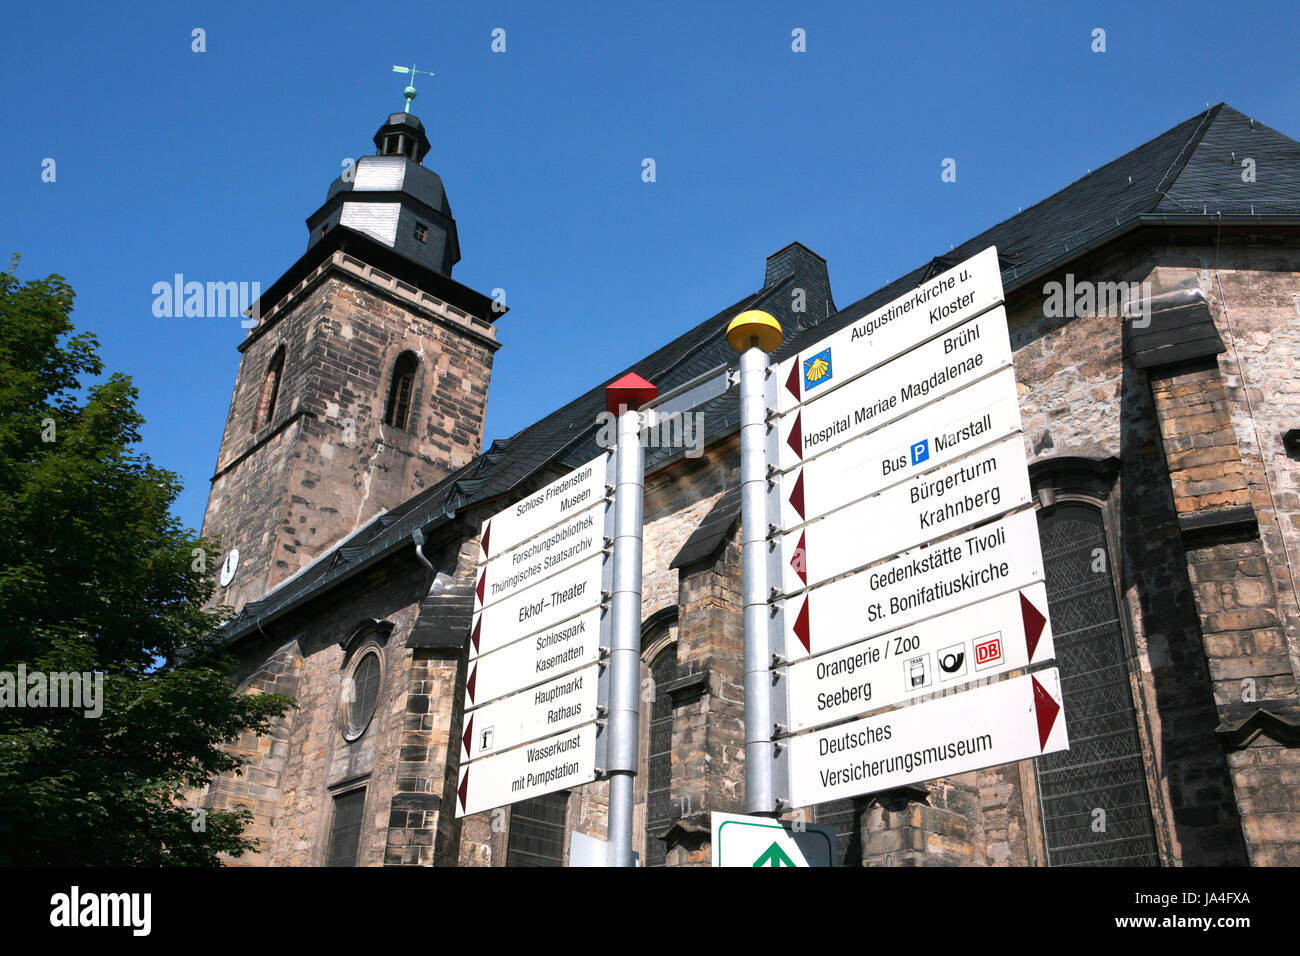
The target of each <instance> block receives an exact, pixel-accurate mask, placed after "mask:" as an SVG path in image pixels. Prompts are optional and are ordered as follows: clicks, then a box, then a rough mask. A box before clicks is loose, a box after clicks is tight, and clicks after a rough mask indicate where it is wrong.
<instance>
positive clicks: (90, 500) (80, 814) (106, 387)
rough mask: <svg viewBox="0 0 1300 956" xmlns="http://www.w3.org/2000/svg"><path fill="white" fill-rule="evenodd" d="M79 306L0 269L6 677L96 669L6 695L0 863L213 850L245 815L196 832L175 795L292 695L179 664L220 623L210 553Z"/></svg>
mask: <svg viewBox="0 0 1300 956" xmlns="http://www.w3.org/2000/svg"><path fill="white" fill-rule="evenodd" d="M15 262H16V260H15ZM72 303H73V292H72V289H71V288H70V287H68V285H67V284H66V283H65V282H64V281H63V280H62V279H61V278H60V277H58V276H50V277H48V278H46V279H40V280H34V281H31V282H27V283H22V282H20V281H19V280H18V278H17V277H16V275H15V274H14V266H11V267H10V270H9V271H7V272H0V671H4V672H9V673H15V672H16V671H17V668H18V665H19V664H23V665H24V666H25V669H26V670H27V671H28V672H34V671H40V672H43V673H47V674H55V673H69V674H85V673H89V672H92V671H93V672H100V673H103V674H104V675H105V677H104V679H103V701H102V706H103V710H102V715H101V716H100V717H98V718H90V717H86V716H84V708H79V707H53V706H44V707H12V706H7V707H0V864H9V865H13V864H39V863H61V864H73V865H76V864H91V865H141V866H159V865H174V864H214V863H216V862H217V854H218V853H229V854H238V853H241V852H243V851H244V850H246V849H248V848H249V847H250V845H251V844H250V842H249V841H248V840H247V839H246V838H244V837H243V836H242V835H241V834H242V830H243V827H244V826H245V825H246V824H247V823H248V822H249V821H250V820H251V816H250V815H249V814H247V812H241V813H224V812H219V811H208V812H207V814H206V816H205V825H204V826H203V827H202V828H201V829H199V830H196V829H194V828H192V827H191V815H190V811H189V810H188V809H187V808H186V807H183V806H180V805H179V804H178V802H177V801H178V800H180V799H181V798H182V797H183V796H184V795H185V794H186V793H187V791H190V790H192V789H195V788H198V787H201V786H203V785H205V784H206V783H207V782H208V781H209V780H210V779H211V778H212V777H213V776H214V775H215V774H219V773H224V772H229V771H232V770H236V769H237V768H238V766H239V760H238V759H237V758H236V757H234V756H232V755H231V754H230V753H228V752H226V751H224V750H222V749H220V744H221V743H222V742H223V741H225V740H230V739H233V738H236V737H238V736H239V735H240V734H241V733H248V732H251V733H256V734H260V733H264V732H265V731H266V730H267V729H268V728H269V727H270V725H271V722H272V721H273V720H274V719H276V718H277V717H279V716H281V715H283V713H284V712H285V711H286V709H287V708H288V707H289V706H291V705H292V702H291V701H289V700H288V699H287V698H284V697H280V696H276V695H258V696H248V697H245V696H241V695H239V694H237V693H236V691H235V688H234V685H233V683H232V682H231V679H230V674H231V673H232V671H233V662H232V661H230V660H223V659H220V658H215V657H211V656H206V657H205V656H203V655H195V654H187V655H185V660H187V661H189V663H185V664H180V663H177V662H178V661H179V660H180V659H181V657H182V655H181V653H180V652H181V650H182V648H189V649H195V648H199V649H201V648H202V647H203V646H204V644H205V641H206V640H207V639H208V638H209V637H210V635H211V633H212V631H213V629H214V628H215V627H216V626H217V625H219V624H220V623H221V617H220V616H219V615H218V614H216V613H214V612H210V611H205V610H204V609H203V604H204V602H205V601H207V599H208V598H209V596H210V595H211V593H212V588H213V582H212V579H211V575H210V574H209V572H208V569H207V568H205V567H203V563H202V562H195V561H194V557H193V550H194V549H195V548H204V549H206V551H207V553H209V554H217V553H219V548H218V545H217V543H216V542H211V541H204V540H202V539H200V538H197V537H196V536H195V535H193V534H192V533H191V532H190V531H188V530H187V529H185V528H184V527H182V525H181V523H180V522H179V520H177V518H176V517H175V516H174V515H173V514H172V513H171V506H172V504H173V502H174V501H175V500H176V497H177V495H178V494H179V493H180V490H181V486H180V482H179V479H178V478H177V476H176V475H174V474H173V473H171V472H169V471H166V470H164V469H161V468H158V467H156V466H155V465H153V464H152V462H150V461H149V459H148V458H147V457H145V456H144V455H142V454H140V453H139V452H138V450H137V449H136V448H135V447H134V446H135V445H136V444H137V442H138V441H139V435H140V427H141V425H142V424H143V419H142V417H141V416H140V414H139V412H138V411H136V408H135V402H136V398H137V392H136V390H135V388H134V386H133V385H132V384H131V380H130V379H129V378H128V377H126V376H124V375H118V374H114V375H110V376H108V377H107V378H104V379H103V380H102V381H94V379H95V378H96V377H99V376H102V375H103V365H102V363H101V362H100V360H99V357H98V355H97V351H96V350H97V348H98V343H97V342H96V340H95V338H94V337H93V336H90V335H86V334H76V332H75V330H74V328H73V325H72V321H71V317H70V313H71V308H72ZM21 690H22V689H21V688H20V691H21Z"/></svg>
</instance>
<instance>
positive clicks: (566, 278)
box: [0, 0, 1300, 529]
mask: <svg viewBox="0 0 1300 956" xmlns="http://www.w3.org/2000/svg"><path fill="white" fill-rule="evenodd" d="M124 11H125V8H124V7H122V6H119V5H116V4H97V5H90V4H66V3H59V2H46V3H43V4H23V5H18V4H13V3H10V4H7V10H6V12H5V16H4V20H5V29H4V30H3V31H0V90H3V93H4V103H5V113H6V119H7V122H6V123H5V132H4V136H5V139H6V142H5V148H4V149H3V150H2V151H0V174H3V181H4V182H5V183H6V185H7V189H6V195H5V197H4V201H3V203H2V204H0V259H2V260H3V261H5V262H7V261H8V258H9V256H10V254H11V253H13V252H19V253H21V254H22V256H23V261H22V264H21V266H20V269H19V275H20V276H21V277H23V278H28V279H30V278H35V277H38V276H44V275H47V274H49V273H52V272H54V273H59V274H61V275H63V276H64V277H66V278H67V279H68V280H69V281H70V282H71V284H72V285H73V287H74V288H75V289H76V291H77V294H78V295H77V307H76V311H75V313H74V320H75V322H76V324H77V326H78V327H79V328H83V329H88V330H91V331H93V332H95V333H96V334H97V335H98V336H99V338H100V341H101V343H102V346H103V348H102V354H103V357H104V359H105V362H106V365H107V367H108V368H109V369H110V370H113V371H121V372H125V373H127V374H129V375H131V376H132V377H133V378H134V380H135V383H136V385H137V387H138V388H139V390H140V409H141V411H142V412H143V413H144V415H145V417H146V419H147V425H146V427H145V429H144V439H143V443H142V449H141V450H142V451H143V452H144V453H145V454H147V455H149V456H150V457H151V458H152V459H153V460H154V461H155V462H156V463H157V464H159V465H161V466H162V467H165V468H169V469H171V470H173V471H176V472H178V473H179V474H180V475H181V476H182V478H183V480H184V483H185V491H184V493H183V495H182V497H181V498H180V499H179V501H178V502H177V513H178V514H179V515H180V517H181V518H182V519H183V520H184V521H185V523H186V524H187V525H189V526H190V527H193V528H196V529H197V528H198V526H199V525H200V524H201V522H202V518H203V508H204V505H205V502H206V500H207V491H208V479H209V478H210V476H211V473H212V469H213V465H214V463H215V461H216V455H217V449H218V445H219V443H220V440H221V433H222V428H223V426H224V423H225V419H226V414H227V411H228V408H229V402H230V394H231V390H232V388H233V385H234V379H235V372H236V369H237V365H238V357H239V354H238V352H236V351H235V346H236V345H238V343H239V342H240V340H241V339H242V337H243V336H244V334H245V333H244V330H243V329H241V328H240V323H239V320H238V319H220V318H203V319H200V318H155V317H154V315H153V311H152V306H153V298H154V297H153V294H152V292H151V289H152V287H153V284H154V283H155V282H160V281H164V282H169V281H171V277H172V276H173V274H175V273H178V272H179V273H183V274H184V275H185V276H186V278H187V279H196V280H199V281H247V282H253V281H257V282H260V283H262V287H263V288H265V287H267V286H269V285H270V283H271V282H272V281H274V280H275V279H276V278H277V277H278V276H279V275H280V274H281V273H282V272H283V271H284V270H285V269H286V268H288V266H289V265H290V264H292V263H293V262H294V261H295V260H296V259H297V258H298V257H299V256H301V255H302V253H303V252H304V251H305V250H306V243H307V230H306V226H305V225H304V222H303V220H304V219H305V218H306V216H307V215H308V214H309V213H311V212H313V211H314V210H315V209H316V208H317V207H318V206H319V205H320V204H321V203H322V202H323V201H324V198H325V192H326V189H327V188H328V186H329V184H330V182H331V181H332V180H333V179H334V177H335V176H337V175H338V173H339V171H340V169H341V164H342V162H343V160H344V159H346V158H350V157H357V156H360V155H364V154H365V153H368V152H372V151H373V146H372V144H371V140H370V138H371V136H372V135H373V134H374V132H375V130H376V129H377V128H378V126H379V125H380V123H381V122H382V121H383V119H384V118H385V116H386V115H387V114H388V113H389V112H391V111H394V110H398V109H401V107H402V97H401V90H402V87H403V86H404V78H403V77H401V76H399V75H397V74H395V73H393V72H392V70H391V67H392V65H393V64H395V63H403V64H410V63H412V62H414V63H416V64H417V65H418V67H419V68H420V69H431V70H433V71H435V73H436V74H437V76H436V77H434V78H433V79H431V80H430V79H427V78H425V79H423V80H422V81H421V83H420V84H419V86H420V96H419V99H418V100H417V102H416V105H415V109H414V112H415V113H416V114H417V115H419V116H420V117H421V119H422V120H423V121H424V123H425V126H426V128H427V129H428V130H429V134H430V139H431V140H432V143H433V148H432V150H431V151H430V153H429V156H428V157H427V158H426V160H425V164H426V165H427V166H429V167H430V168H432V169H434V170H435V171H437V172H438V173H439V174H440V175H441V176H442V178H443V182H444V184H445V185H446V188H447V193H448V197H449V199H450V201H451V205H452V210H453V212H454V214H455V217H456V221H457V225H458V227H459V231H460V243H461V252H462V255H463V259H462V261H461V262H460V264H459V265H458V266H457V267H456V270H455V278H456V279H457V280H458V281H460V282H462V283H464V284H466V285H468V286H471V287H473V288H476V289H479V290H481V291H484V292H490V291H491V290H492V289H494V288H497V287H500V288H504V289H505V290H506V294H507V299H508V304H509V306H510V308H511V311H510V313H509V314H508V315H507V316H505V317H504V318H503V319H502V320H501V322H500V325H499V333H500V337H501V339H502V340H503V342H504V346H503V348H502V349H501V351H500V352H499V353H498V354H497V359H496V363H495V368H494V371H493V376H492V388H491V393H490V400H489V405H488V419H487V430H486V436H485V438H486V440H485V445H486V444H487V443H489V442H491V440H492V439H493V438H498V437H505V436H508V435H510V434H513V433H514V432H515V431H517V430H518V429H520V428H522V427H524V426H526V425H528V424H529V423H530V422H532V421H533V420H535V419H536V418H538V417H539V416H540V415H541V414H543V413H544V412H546V411H549V410H551V409H552V408H555V407H558V406H559V405H561V404H563V403H564V402H565V401H567V400H569V399H570V398H572V397H574V396H576V395H578V394H580V393H582V392H584V391H586V390H587V389H589V388H591V387H592V386H595V385H598V384H601V383H602V382H603V381H607V380H608V379H609V378H610V377H611V376H613V375H614V374H615V373H617V372H619V371H621V370H622V369H623V368H625V367H626V366H627V365H629V364H631V363H632V362H634V361H636V360H637V359H638V358H640V357H641V356H642V355H645V354H646V353H648V352H650V351H652V350H653V349H654V348H656V347H658V346H660V345H662V343H663V342H664V341H666V340H668V339H669V338H671V337H672V336H675V335H676V334H678V333H680V332H682V331H684V330H685V329H687V328H689V327H691V326H693V325H695V324H697V323H698V322H700V321H702V320H703V319H704V318H707V317H708V316H709V315H712V314H713V313H714V312H716V311H718V310H720V309H722V308H724V307H725V306H727V305H729V304H731V303H732V302H734V301H736V300H737V299H740V298H741V297H742V296H744V295H746V294H747V293H749V292H752V291H754V290H756V289H757V288H758V287H759V286H760V285H761V284H762V278H763V264H764V258H765V257H766V256H767V255H769V254H770V253H772V252H775V251H776V250H777V249H779V248H781V247H782V246H784V245H785V244H786V243H788V242H790V241H791V240H794V239H798V240H799V241H801V242H803V243H804V244H806V245H808V246H809V247H811V248H812V249H814V250H815V251H817V252H818V253H820V254H821V255H823V256H825V257H826V258H827V260H828V261H829V267H830V274H831V282H832V288H833V291H834V294H835V298H836V301H837V302H838V303H839V304H840V305H841V306H844V305H847V304H849V303H851V302H853V301H854V300H856V299H858V298H860V297H861V296H863V295H866V294H867V293H869V292H872V291H874V290H875V289H877V288H878V287H880V286H881V285H884V284H885V283H887V282H889V281H891V280H893V279H895V278H897V277H898V276H899V275H901V274H902V273H904V272H907V271H908V270H910V269H913V268H915V267H916V266H918V265H921V264H923V263H924V262H926V261H927V260H929V259H930V258H931V257H933V256H935V255H938V254H940V253H942V252H946V251H947V250H948V248H949V247H950V246H951V245H954V244H956V243H959V242H962V241H964V240H965V239H967V238H969V237H970V236H972V235H974V234H976V233H978V232H980V231H982V230H984V229H986V228H988V227H989V226H991V225H993V224H994V223H996V222H998V221H1000V220H1003V219H1005V218H1007V217H1008V216H1011V215H1014V214H1015V213H1016V211H1017V209H1018V208H1019V207H1022V206H1028V205H1031V204H1032V203H1034V202H1037V201H1038V200H1040V199H1042V198H1044V197H1045V196H1047V195H1049V194H1050V193H1052V192H1055V191H1056V190H1057V189H1059V188H1061V187H1063V186H1065V185H1066V184H1067V183H1069V182H1071V181H1073V180H1075V179H1077V178H1078V177H1080V176H1082V175H1084V173H1085V172H1086V170H1087V169H1088V168H1090V167H1092V168H1095V167H1097V166H1100V165H1102V164H1103V163H1105V162H1108V161H1109V160H1111V159H1114V158H1115V157H1116V156H1118V155H1120V154H1121V153H1123V152H1126V151H1128V150H1129V149H1132V148H1133V147H1135V146H1138V145H1140V144H1141V143H1143V142H1146V141H1147V140H1149V139H1151V138H1153V137H1154V136H1156V135H1158V134H1159V133H1161V132H1163V131H1165V130H1166V129H1168V128H1169V127H1171V126H1174V125H1175V124H1177V123H1179V122H1181V121H1183V120H1185V119H1187V118H1188V117H1190V116H1192V115H1193V114H1195V113H1197V112H1199V111H1200V110H1202V109H1204V108H1205V105H1206V104H1207V103H1212V102H1218V101H1220V100H1225V101H1227V102H1228V103H1230V104H1231V105H1232V106H1234V107H1236V108H1237V109H1239V110H1241V111H1243V112H1244V113H1246V114H1247V115H1250V116H1252V117H1254V118H1256V119H1257V120H1259V121H1261V122H1263V123H1265V124H1267V125H1269V126H1272V127H1274V128H1276V129H1279V130H1281V131H1282V132H1283V133H1286V134H1287V135H1290V136H1293V137H1300V84H1298V83H1297V73H1296V67H1295V48H1294V43H1295V37H1296V35H1297V29H1296V28H1297V23H1298V21H1300V13H1298V12H1297V8H1296V6H1295V3H1294V0H1290V2H1277V3H1274V2H1257V3H1250V4H1239V5H1234V6H1231V7H1225V6H1224V5H1223V4H1221V3H1217V4H1212V3H1205V2H1188V3H1177V4H1132V3H1094V4H1060V3H1031V2H1017V3H1004V4H987V5H975V4H927V5H925V6H924V7H923V8H920V7H918V8H916V9H913V8H912V6H911V5H900V4H867V3H772V2H746V3H710V4H687V3H659V4H626V3H618V4H608V3H590V4H578V3H545V4H538V3H532V4H522V3H520V4H501V3H491V2H489V3H470V4H454V5H453V4H443V3H427V2H426V3H401V2H389V3H384V4H359V3H335V2H316V3H311V4H297V3H280V2H273V0H266V2H261V3H247V2H229V0H223V2H220V3H199V4H186V3H161V2H143V3H137V4H133V5H131V8H130V12H124ZM196 27H198V28H202V29H203V30H204V31H206V47H207V49H206V52H203V53H195V52H193V51H192V50H191V30H192V29H194V28H196ZM495 28H501V29H504V30H505V31H506V52H505V53H493V52H492V51H491V49H490V45H491V39H492V37H491V34H492V31H493V29H495ZM796 28H800V29H802V30H804V31H805V32H806V37H807V40H806V43H807V52H804V53H795V52H793V51H792V49H791V43H792V40H791V31H792V30H794V29H796ZM1095 28H1102V29H1104V30H1105V31H1106V52H1104V53H1094V52H1092V51H1091V49H1090V47H1091V44H1092V31H1093V30H1094V29H1095ZM47 157H49V158H53V159H54V160H55V162H56V164H57V166H56V174H57V179H56V181H55V182H52V183H47V182H42V180H41V171H42V161H43V160H44V159H45V158H47ZM646 157H652V158H653V159H654V160H655V164H656V174H657V181H656V182H654V183H645V182H643V181H642V179H641V170H642V160H643V159H644V158H646ZM948 157H951V158H954V159H955V160H956V161H957V181H956V182H955V183H944V182H942V181H941V179H940V172H941V163H942V162H943V160H944V159H945V158H948Z"/></svg>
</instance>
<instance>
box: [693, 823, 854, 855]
mask: <svg viewBox="0 0 1300 956" xmlns="http://www.w3.org/2000/svg"><path fill="white" fill-rule="evenodd" d="M710 816H711V817H712V818H713V819H712V830H713V865H714V866H764V867H766V866H771V867H783V866H802V867H809V866H834V865H835V842H836V837H835V828H834V827H828V826H823V825H819V824H815V823H810V824H803V825H801V827H800V829H797V830H796V829H795V827H794V824H792V823H787V822H785V821H783V820H774V819H772V818H771V817H746V816H741V815H740V814H738V813H712V814H710Z"/></svg>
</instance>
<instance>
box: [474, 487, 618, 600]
mask: <svg viewBox="0 0 1300 956" xmlns="http://www.w3.org/2000/svg"><path fill="white" fill-rule="evenodd" d="M612 515H613V509H612V508H610V507H609V506H608V504H607V503H606V502H604V501H600V502H598V503H597V504H596V505H595V506H594V507H591V508H588V509H587V510H585V511H583V512H580V513H578V514H575V515H573V516H572V517H569V518H565V519H564V521H562V522H561V523H560V524H558V525H556V526H555V527H553V528H550V529H548V530H546V531H544V532H542V533H541V534H540V535H538V536H537V537H535V538H529V539H528V540H527V541H524V542H522V543H521V544H518V545H516V546H515V547H513V548H511V549H510V550H509V551H503V552H500V553H498V554H495V555H493V556H492V559H491V560H490V561H488V563H487V564H485V565H482V566H481V567H480V568H479V572H478V582H477V583H476V584H475V587H474V610H476V611H478V610H482V608H483V607H484V606H486V605H489V604H495V603H496V602H497V601H500V600H502V599H503V598H507V597H509V596H510V595H512V594H514V593H516V592H518V591H521V590H523V589H524V588H526V587H529V586H531V585H533V584H535V583H537V582H538V581H541V580H543V579H545V578H549V577H550V576H551V575H553V574H558V573H559V572H560V571H563V570H564V569H565V568H570V567H573V565H575V564H577V563H578V562H579V561H582V560H584V559H586V558H589V557H591V556H592V555H593V554H596V553H598V552H599V551H601V549H602V548H603V547H604V543H605V535H606V533H607V532H610V533H612V530H611V529H609V528H607V527H606V525H607V523H608V521H609V520H610V519H611V517H612Z"/></svg>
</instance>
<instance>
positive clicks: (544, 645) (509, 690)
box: [465, 607, 608, 709]
mask: <svg viewBox="0 0 1300 956" xmlns="http://www.w3.org/2000/svg"><path fill="white" fill-rule="evenodd" d="M607 613H608V612H606V611H603V610H602V609H601V608H599V607H594V608H592V609H591V610H589V611H585V612H583V613H582V614H580V615H579V616H578V617H575V618H570V619H569V620H567V621H563V622H561V623H559V624H556V625H555V626H554V627H550V628H547V629H546V630H544V631H538V632H537V633H536V634H530V635H528V636H527V637H522V638H520V639H519V640H517V641H515V642H514V643H513V644H507V645H506V646H505V647H502V648H500V649H498V650H495V651H493V652H492V653H490V654H483V655H481V656H479V657H477V658H475V659H474V660H473V661H471V662H470V665H469V678H468V679H467V680H466V681H465V707H466V708H467V709H468V708H471V707H479V706H481V705H483V704H487V703H490V702H491V701H494V700H496V699H497V698H498V697H504V696H506V695H507V694H513V693H515V692H517V691H521V690H524V689H525V688H528V687H532V686H533V685H535V684H541V683H544V682H546V681H547V680H550V679H551V678H553V677H559V676H560V675H561V674H566V673H568V672H569V671H573V670H577V669H578V668H580V667H584V666H586V665H587V664H594V663H595V662H596V661H597V660H599V659H600V638H601V624H602V622H601V618H602V615H605V614H607Z"/></svg>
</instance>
